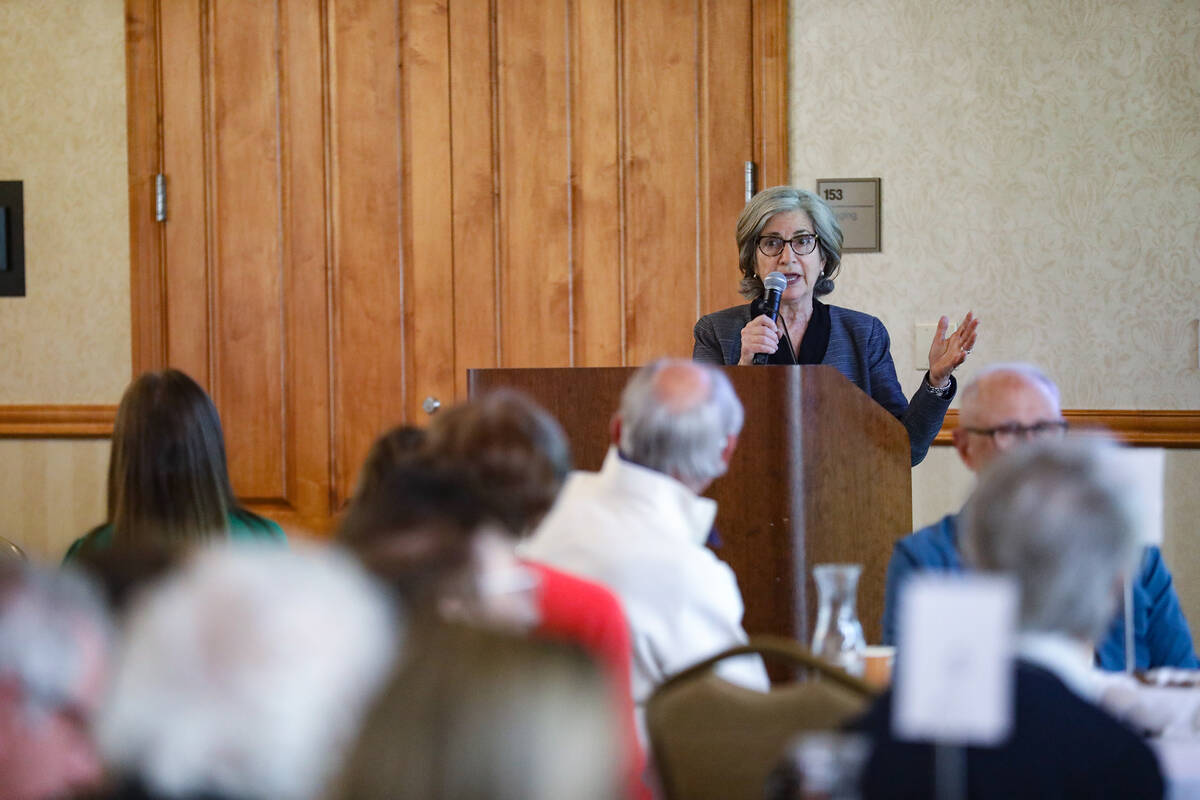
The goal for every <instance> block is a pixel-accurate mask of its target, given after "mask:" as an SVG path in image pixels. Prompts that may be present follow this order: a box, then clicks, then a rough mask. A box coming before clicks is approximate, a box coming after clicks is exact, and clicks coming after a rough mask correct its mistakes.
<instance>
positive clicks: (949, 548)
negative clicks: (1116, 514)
mask: <svg viewBox="0 0 1200 800" xmlns="http://www.w3.org/2000/svg"><path fill="white" fill-rule="evenodd" d="M1066 429H1067V423H1066V421H1065V420H1064V419H1063V416H1062V410H1061V409H1060V407H1059V392H1058V387H1057V386H1055V385H1054V382H1053V381H1052V380H1050V378H1048V377H1046V375H1045V374H1044V373H1043V372H1042V371H1041V370H1039V369H1038V368H1037V367H1034V366H1032V365H1029V364H993V365H990V366H988V367H986V368H985V369H983V370H982V371H981V372H980V373H979V374H978V375H976V376H975V378H974V380H972V381H971V382H970V383H969V384H968V385H967V387H966V388H965V389H964V390H963V393H962V408H961V410H960V413H959V425H958V427H957V428H955V429H954V447H955V449H956V450H957V451H958V454H959V457H960V458H961V459H962V462H963V464H964V465H966V467H967V469H969V470H971V471H972V472H975V473H980V472H981V471H982V470H984V469H986V468H987V466H988V465H989V464H991V463H992V462H993V461H994V460H996V459H997V458H998V457H1000V456H1001V455H1002V454H1004V453H1005V452H1006V451H1008V450H1010V449H1013V448H1016V447H1018V446H1020V445H1022V444H1024V443H1026V442H1028V441H1032V440H1036V439H1043V438H1059V437H1061V436H1062V435H1063V434H1064V432H1065V431H1066ZM959 519H960V517H959V515H958V514H948V515H946V516H945V517H943V518H942V519H940V520H938V521H937V522H935V523H933V524H932V525H929V526H927V527H925V528H922V529H921V530H919V531H916V532H915V533H912V534H910V535H908V536H906V537H904V538H903V539H901V540H899V541H898V542H896V544H895V545H894V547H893V550H892V558H891V561H890V562H889V563H888V572H887V588H886V592H885V598H884V600H885V602H884V613H883V640H884V643H885V644H893V643H894V642H895V638H896V615H897V598H898V597H899V596H900V590H901V587H902V586H903V585H904V582H905V581H907V580H908V578H909V576H910V575H912V574H914V573H917V572H921V571H927V570H936V571H943V572H958V571H960V570H962V569H963V562H962V557H961V553H960V549H961V548H960V547H959V543H958V539H959V531H958V529H959ZM1133 578H1134V580H1133V619H1134V654H1135V662H1136V665H1137V667H1138V668H1140V669H1148V668H1151V667H1164V666H1170V667H1189V668H1195V667H1197V666H1200V663H1198V662H1197V660H1196V653H1195V649H1194V648H1193V645H1192V636H1191V633H1190V632H1189V630H1188V624H1187V620H1186V619H1185V618H1184V615H1183V610H1182V609H1181V608H1180V605H1179V598H1178V597H1177V596H1176V594H1175V588H1174V585H1173V582H1172V580H1171V572H1170V570H1168V569H1167V565H1166V563H1165V562H1164V561H1163V557H1162V553H1161V552H1160V551H1159V549H1158V548H1157V547H1153V546H1151V547H1147V548H1145V553H1144V554H1143V556H1142V561H1141V566H1140V568H1139V569H1138V570H1137V571H1136V572H1135V573H1134V576H1133ZM1096 663H1097V664H1098V665H1099V666H1100V667H1102V668H1104V669H1110V670H1120V669H1124V667H1125V616H1124V614H1115V615H1114V616H1113V618H1112V620H1111V621H1110V625H1109V627H1108V630H1107V632H1106V633H1105V635H1104V636H1102V637H1100V638H1099V639H1098V640H1097V642H1096Z"/></svg>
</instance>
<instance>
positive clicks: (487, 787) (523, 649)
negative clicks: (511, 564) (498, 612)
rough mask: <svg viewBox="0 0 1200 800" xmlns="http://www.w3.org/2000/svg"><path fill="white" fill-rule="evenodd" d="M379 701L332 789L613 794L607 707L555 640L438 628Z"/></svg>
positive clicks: (370, 799)
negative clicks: (535, 639) (337, 783)
mask: <svg viewBox="0 0 1200 800" xmlns="http://www.w3.org/2000/svg"><path fill="white" fill-rule="evenodd" d="M414 650H415V654H414V657H413V660H411V661H410V662H408V663H407V664H406V665H405V666H404V667H403V668H402V669H401V670H400V671H399V672H398V673H397V674H396V675H395V676H394V677H393V679H392V680H391V682H390V684H389V686H388V687H387V688H386V689H385V690H384V692H383V693H382V695H381V697H380V698H379V699H378V700H377V702H376V704H375V708H374V709H373V711H371V712H370V713H369V714H368V716H367V721H366V723H365V725H364V726H363V730H362V732H361V734H360V736H359V740H358V742H357V744H356V746H355V747H354V748H353V750H352V751H351V755H350V757H349V758H348V759H347V762H346V766H345V769H344V771H343V774H342V778H341V780H340V781H339V785H338V786H337V787H336V789H335V791H334V793H333V795H332V797H333V798H335V800H336V799H337V798H345V799H346V800H349V798H354V799H355V800H385V799H386V800H409V799H410V798H411V799H412V800H418V798H419V800H460V799H461V800H466V799H467V798H476V797H488V798H492V799H493V800H561V798H567V797H569V798H572V800H614V799H615V798H617V797H618V796H620V790H619V780H620V776H621V775H622V768H621V764H620V757H619V755H618V753H619V749H618V743H619V733H618V730H619V729H618V726H617V719H616V705H615V703H614V702H613V699H612V697H611V694H610V692H609V689H608V686H607V685H606V683H605V680H604V679H603V677H602V676H601V674H600V672H599V670H598V668H597V667H596V666H595V664H594V663H593V662H592V661H591V660H590V659H588V658H587V657H586V656H584V655H583V654H582V653H580V652H578V651H575V650H572V649H568V648H566V647H565V646H563V645H560V644H557V643H552V642H545V641H531V640H525V639H520V638H515V637H511V636H507V635H504V634H500V633H494V632H488V631H484V630H476V629H468V628H459V627H445V628H442V629H440V630H439V631H437V632H436V633H434V634H432V635H431V636H430V637H429V638H428V639H427V640H426V641H422V642H418V643H416V644H415V645H414Z"/></svg>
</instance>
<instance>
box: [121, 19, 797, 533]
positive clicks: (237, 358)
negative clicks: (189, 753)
mask: <svg viewBox="0 0 1200 800" xmlns="http://www.w3.org/2000/svg"><path fill="white" fill-rule="evenodd" d="M127 18H128V27H127V30H128V39H127V48H128V56H129V57H128V63H129V76H130V77H129V102H130V113H129V119H130V126H129V131H130V198H131V240H132V242H133V250H134V270H133V272H134V275H133V298H134V337H133V340H134V354H135V366H136V368H137V369H138V370H141V369H149V368H156V367H161V366H164V365H166V364H168V363H169V364H171V365H174V366H178V367H180V368H182V369H185V370H186V371H188V372H189V373H191V374H193V375H194V376H195V377H197V379H199V380H200V381H201V382H202V383H203V384H205V385H206V386H207V387H209V388H210V390H211V391H212V393H213V396H214V398H215V399H216V401H217V403H218V406H219V408H220V410H221V412H222V417H223V420H224V423H225V428H226V434H227V439H228V440H229V454H230V464H231V472H232V473H233V478H234V482H235V489H236V490H237V491H238V492H239V494H241V495H242V496H243V497H249V498H252V499H254V500H255V504H256V507H258V508H261V509H264V510H267V511H268V512H269V513H271V514H272V515H274V516H276V517H277V518H281V519H284V520H285V521H290V522H296V523H299V524H302V525H304V526H305V527H310V528H322V527H327V525H328V521H329V520H330V518H331V515H332V514H333V513H334V512H335V511H336V509H337V508H338V507H339V506H340V505H341V504H342V503H343V502H344V501H345V499H346V498H347V497H348V496H349V494H350V492H351V491H352V488H353V484H354V481H355V480H356V478H357V473H358V469H359V465H360V463H361V460H362V458H363V456H364V455H365V453H366V451H367V449H368V447H369V445H370V443H371V442H372V441H373V440H374V438H375V437H376V436H377V435H378V434H379V433H380V432H381V431H382V430H384V429H385V428H387V427H388V426H390V425H393V424H396V423H398V422H401V421H403V420H409V421H412V422H417V423H423V422H424V421H425V420H426V419H427V416H426V414H425V412H424V411H423V410H422V402H423V401H424V400H425V398H426V397H433V398H437V399H438V400H440V401H441V402H442V404H444V405H445V404H450V403H453V402H454V401H455V400H456V399H461V398H462V397H465V393H466V370H467V369H468V368H472V367H489V366H509V367H513V366H537V367H546V366H569V365H578V366H609V365H620V364H630V365H633V364H640V363H644V362H645V361H647V360H649V359H650V358H653V357H655V356H658V355H662V354H674V355H686V354H687V353H688V352H690V347H691V335H690V332H691V326H692V324H693V322H694V321H695V319H696V318H697V316H698V315H699V314H700V313H703V312H706V311H709V310H712V309H713V308H719V307H721V306H724V305H727V304H729V303H732V302H736V301H737V296H736V284H737V274H736V252H735V249H734V245H733V220H734V218H735V217H736V214H737V212H738V211H739V210H740V208H741V204H742V196H741V189H742V186H741V174H742V172H741V170H742V164H743V162H744V161H745V160H747V159H748V158H755V159H756V160H759V161H762V160H763V159H767V160H770V159H775V160H776V161H777V163H764V164H760V174H761V175H762V179H761V182H760V183H761V184H762V185H765V184H766V183H774V182H778V180H779V179H781V178H782V177H783V176H785V175H786V164H785V163H784V158H783V155H784V154H785V152H786V150H785V144H786V141H785V140H786V137H785V131H784V128H783V127H782V120H783V119H784V109H783V108H782V106H781V107H780V108H778V109H772V108H769V107H767V106H769V105H770V104H772V103H775V102H778V103H780V104H781V103H782V101H783V98H784V97H785V96H786V93H785V92H784V82H783V69H784V66H785V65H786V53H784V52H783V51H782V38H781V37H782V36H783V35H784V33H785V29H784V27H783V25H785V23H786V3H785V2H783V0H744V2H733V3H711V2H710V3H694V2H682V0H644V2H637V3H634V2H628V1H627V0H616V2H611V3H591V2H584V0H490V2H487V3H481V2H475V1H474V0H396V1H395V2H393V3H381V2H376V1H375V0H288V1H287V2H282V0H277V2H275V3H269V4H264V3H240V2H234V0H171V2H163V0H127ZM771 48H775V49H776V50H771V51H770V52H766V50H770V49H771ZM764 82H767V83H772V82H773V84H772V86H771V87H768V88H766V89H764V88H763V86H762V84H763V83H764ZM160 114H161V120H162V124H161V126H160V125H159V124H158V122H159V115H160ZM772 126H774V127H772ZM152 170H161V171H162V172H164V173H165V174H166V176H167V182H168V187H169V193H168V194H169V198H168V205H169V208H168V216H169V220H168V222H167V223H166V225H165V226H160V227H158V228H155V227H154V226H153V225H152V224H151V223H150V222H149V219H151V218H152V217H151V213H152V195H151V194H150V193H149V192H148V191H147V188H148V187H147V184H148V183H150V182H151V181H152V172H151V171H152Z"/></svg>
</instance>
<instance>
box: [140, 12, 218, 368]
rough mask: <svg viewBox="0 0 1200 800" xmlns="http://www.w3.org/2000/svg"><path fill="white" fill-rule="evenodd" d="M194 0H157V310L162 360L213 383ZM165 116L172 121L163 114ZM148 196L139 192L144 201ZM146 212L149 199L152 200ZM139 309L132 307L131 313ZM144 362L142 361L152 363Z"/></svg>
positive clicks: (207, 122)
mask: <svg viewBox="0 0 1200 800" xmlns="http://www.w3.org/2000/svg"><path fill="white" fill-rule="evenodd" d="M201 9H202V4H201V2H199V0H180V1H179V2H177V3H176V2H169V3H161V2H160V3H158V4H157V13H158V17H159V20H160V24H161V26H162V31H161V34H160V38H161V41H162V42H164V43H169V46H164V47H163V48H162V49H161V53H160V55H159V57H160V58H161V60H162V85H163V92H162V118H163V120H164V124H163V126H162V136H163V141H162V172H163V174H164V175H165V176H166V185H167V198H168V202H167V224H166V225H165V226H164V227H163V235H164V237H165V242H164V250H165V254H164V259H163V260H164V264H163V273H164V275H163V287H162V288H163V292H164V297H163V298H162V303H163V305H162V308H161V311H162V316H163V318H164V322H165V326H164V327H165V331H164V333H165V340H166V341H165V344H166V347H165V352H164V353H163V354H162V356H163V357H164V358H165V359H166V363H157V364H155V365H154V366H156V367H162V366H166V364H170V365H171V366H173V367H177V368H178V369H181V370H183V371H184V372H186V373H187V374H189V375H191V376H192V377H193V378H195V379H196V380H197V381H198V382H199V383H200V384H201V385H203V386H211V385H212V375H211V374H210V370H209V366H210V352H209V341H210V337H209V308H210V307H209V302H208V301H209V288H210V287H209V275H210V257H211V256H210V252H209V240H208V233H209V227H208V212H209V209H208V205H207V201H208V190H209V185H208V172H207V169H208V161H207V159H208V157H209V153H208V147H209V145H210V144H211V141H212V134H213V131H212V126H211V122H212V120H211V114H210V113H209V112H210V110H211V109H210V103H211V98H210V96H209V93H208V91H209V88H210V84H209V81H208V80H207V79H206V74H207V70H208V65H209V60H210V40H209V31H210V30H211V25H210V17H209V15H208V14H207V13H202V11H201ZM168 121H169V124H167V122H168ZM144 202H146V201H145V200H143V203H144ZM150 208H151V213H153V205H152V200H151V206H150ZM137 313H138V309H137V308H136V307H135V308H134V314H135V319H137V316H136V315H137ZM150 368H151V366H149V365H146V366H144V367H142V369H150Z"/></svg>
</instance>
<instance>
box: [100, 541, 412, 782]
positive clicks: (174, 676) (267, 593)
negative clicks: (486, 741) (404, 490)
mask: <svg viewBox="0 0 1200 800" xmlns="http://www.w3.org/2000/svg"><path fill="white" fill-rule="evenodd" d="M396 639H397V634H396V626H395V624H394V615H393V612H392V610H391V604H390V603H389V602H388V600H387V598H386V596H384V594H383V593H382V592H380V591H379V590H378V589H377V588H376V587H375V585H374V583H373V582H372V581H371V580H370V579H369V578H368V577H367V576H366V575H365V574H364V573H363V572H362V571H361V569H360V568H359V566H358V565H357V564H356V563H355V562H354V561H353V560H352V559H349V558H347V557H345V556H342V555H339V554H338V553H337V552H335V551H330V550H315V549H314V550H309V549H297V550H285V549H280V548H273V547H251V546H246V547H239V548H232V547H228V546H220V545H217V546H213V547H210V548H208V549H205V550H202V551H200V552H198V553H197V554H196V556H195V557H194V558H193V559H191V560H190V561H189V562H188V563H187V564H186V565H185V566H184V567H183V568H182V569H181V570H179V571H178V572H176V573H174V574H172V575H171V576H169V577H168V578H166V579H165V580H164V581H162V582H161V583H160V584H158V585H156V586H154V587H152V588H151V589H149V590H148V591H146V592H144V593H143V594H142V595H141V596H139V598H138V599H137V600H136V601H135V603H134V605H133V606H132V608H131V610H130V613H129V615H128V617H127V620H126V637H125V642H124V644H123V646H122V648H121V652H120V655H119V658H118V660H117V662H116V668H115V670H114V680H113V684H112V690H111V696H110V697H109V699H108V701H107V702H106V704H105V707H104V709H103V711H102V713H101V717H100V722H99V726H98V737H99V740H100V743H101V747H102V750H103V752H104V754H105V756H106V757H107V759H108V761H109V763H110V764H111V765H113V766H114V767H115V769H116V770H117V771H118V773H119V774H120V775H121V776H122V777H123V778H124V779H125V780H126V781H127V785H126V786H124V787H123V788H122V789H120V790H118V792H117V794H116V795H114V796H118V797H120V796H126V795H129V796H136V792H138V791H140V792H142V793H143V795H144V796H148V797H173V798H174V797H213V798H226V799H227V800H232V799H235V798H236V799H239V800H251V799H258V800H268V799H271V800H307V799H308V798H314V797H317V796H318V795H319V794H320V793H321V792H322V791H323V789H324V788H325V786H326V782H327V780H328V779H329V778H330V777H331V774H332V773H333V771H335V770H336V769H337V768H338V767H339V766H340V756H341V755H342V753H343V752H344V750H345V747H346V746H348V744H349V742H350V741H351V740H352V738H353V736H354V735H355V734H356V732H357V728H358V723H359V721H360V718H361V714H362V712H363V711H364V710H365V708H366V706H367V704H368V703H369V701H370V700H371V699H372V697H373V695H374V693H375V691H376V690H377V689H378V688H379V687H380V685H381V684H382V682H383V680H384V679H385V678H386V675H387V674H388V672H389V670H390V668H391V665H392V663H393V653H394V650H395V648H396V645H397V642H396Z"/></svg>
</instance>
